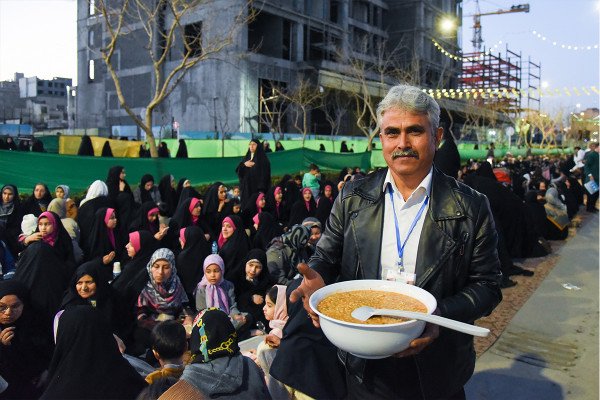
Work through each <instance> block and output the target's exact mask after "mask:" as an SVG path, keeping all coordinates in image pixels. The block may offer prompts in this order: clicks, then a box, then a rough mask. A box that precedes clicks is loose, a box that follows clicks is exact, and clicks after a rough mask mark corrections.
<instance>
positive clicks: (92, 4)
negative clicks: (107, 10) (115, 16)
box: [89, 0, 96, 17]
mask: <svg viewBox="0 0 600 400" xmlns="http://www.w3.org/2000/svg"><path fill="white" fill-rule="evenodd" d="M89 2H90V9H89V12H90V17H91V16H92V15H96V0H89Z"/></svg>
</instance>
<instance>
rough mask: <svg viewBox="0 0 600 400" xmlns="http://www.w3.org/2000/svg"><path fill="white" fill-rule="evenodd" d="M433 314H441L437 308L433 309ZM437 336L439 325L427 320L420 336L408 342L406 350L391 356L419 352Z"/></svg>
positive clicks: (404, 355)
mask: <svg viewBox="0 0 600 400" xmlns="http://www.w3.org/2000/svg"><path fill="white" fill-rule="evenodd" d="M433 314H435V315H441V314H440V310H439V309H438V308H436V309H435V311H434V312H433ZM438 336H440V326H439V325H436V324H431V323H429V322H427V323H426V324H425V329H424V330H423V333H422V334H421V336H419V337H418V338H416V339H415V340H413V341H412V342H410V344H409V345H408V348H407V349H406V350H403V351H401V352H400V353H396V354H394V355H393V356H392V357H408V356H414V355H416V354H419V353H420V352H422V351H423V349H424V348H425V347H427V346H429V345H430V344H431V343H433V341H434V340H435V339H437V337H438Z"/></svg>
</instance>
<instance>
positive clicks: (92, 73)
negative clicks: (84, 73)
mask: <svg viewBox="0 0 600 400" xmlns="http://www.w3.org/2000/svg"><path fill="white" fill-rule="evenodd" d="M94 64H95V63H94V60H89V61H88V82H93V81H94V79H96V69H95V65H94Z"/></svg>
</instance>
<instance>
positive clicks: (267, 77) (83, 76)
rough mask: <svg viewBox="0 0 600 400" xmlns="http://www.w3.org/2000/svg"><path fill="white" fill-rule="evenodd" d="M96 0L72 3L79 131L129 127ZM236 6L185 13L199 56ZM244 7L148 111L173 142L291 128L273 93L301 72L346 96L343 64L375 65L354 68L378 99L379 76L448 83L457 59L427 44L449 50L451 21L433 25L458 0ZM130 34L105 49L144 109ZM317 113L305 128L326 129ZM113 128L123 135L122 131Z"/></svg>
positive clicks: (146, 88)
mask: <svg viewBox="0 0 600 400" xmlns="http://www.w3.org/2000/svg"><path fill="white" fill-rule="evenodd" d="M96 1H97V0H96ZM142 1H151V0H142ZM95 3H96V2H95V1H94V0H78V21H79V22H78V66H79V68H78V82H79V83H78V96H77V108H78V112H79V118H78V127H79V128H94V127H108V128H111V127H121V128H124V127H125V126H133V125H134V123H133V122H132V119H131V117H130V116H129V115H128V114H127V113H126V112H125V111H124V110H123V108H122V107H121V105H120V104H119V98H118V96H117V91H116V88H115V85H114V83H113V79H112V78H111V76H110V73H109V72H110V71H109V70H108V69H107V67H106V65H105V64H104V62H103V60H102V59H101V56H100V50H101V49H102V48H103V47H104V46H106V44H107V43H108V42H109V41H110V35H109V34H108V32H107V29H106V21H105V20H104V18H102V15H100V14H99V13H98V9H97V7H96V8H94V7H95V6H97V4H95ZM108 3H119V0H114V1H112V2H108ZM245 4H246V1H244V0H218V1H208V2H207V3H206V5H203V6H202V7H201V8H198V9H197V10H195V11H194V12H193V13H189V14H188V15H185V17H184V18H182V20H181V25H182V29H183V30H185V32H186V33H188V34H189V35H190V37H192V36H195V37H200V38H201V40H200V41H198V42H197V45H198V51H202V50H203V46H206V43H207V42H208V41H210V40H211V39H213V38H214V37H215V35H216V32H218V31H219V29H221V28H222V27H221V25H223V24H225V22H226V23H229V22H230V21H233V19H234V18H235V15H236V13H237V11H238V10H240V9H243V8H244V7H245ZM251 7H253V8H254V9H255V10H257V11H259V13H258V15H257V16H256V18H254V19H253V20H252V21H251V22H250V23H249V24H244V25H243V26H240V27H239V29H237V30H236V31H235V35H234V36H233V41H232V43H231V44H230V45H228V46H227V47H225V48H224V49H223V50H222V51H221V52H220V53H219V54H216V55H215V56H214V57H211V58H209V59H207V60H203V61H202V62H200V63H199V64H198V65H196V66H195V67H194V68H193V69H190V70H189V72H188V73H187V74H186V75H185V77H184V78H183V79H182V80H181V81H180V82H179V84H178V85H177V87H176V88H175V89H174V90H173V92H172V93H171V94H170V95H169V96H168V98H167V99H166V100H165V101H163V102H161V103H160V105H159V106H158V107H157V108H156V109H155V112H154V119H153V125H154V126H157V127H168V128H173V127H177V129H178V131H179V133H180V134H181V136H182V137H206V136H207V135H208V133H212V134H213V135H214V134H215V132H226V133H229V136H231V134H234V133H236V132H244V133H256V132H269V131H271V132H273V131H277V132H285V133H288V132H293V131H294V127H293V123H292V122H293V121H292V120H293V115H292V113H291V112H290V111H289V110H287V111H286V110H284V104H283V103H284V102H285V100H284V99H283V97H282V96H281V95H279V94H280V93H281V92H278V91H277V90H278V89H279V90H285V89H286V88H293V87H296V86H297V85H298V82H299V81H300V80H302V79H306V80H308V81H310V82H311V84H312V85H313V86H314V87H315V88H317V90H321V91H323V90H330V89H333V90H342V91H352V90H353V89H352V85H351V84H347V83H348V82H350V83H352V81H354V80H356V78H352V73H351V71H350V69H352V67H351V66H352V60H359V61H362V62H364V63H365V64H363V65H370V66H373V65H375V66H376V68H375V69H374V71H377V67H379V72H381V70H382V69H383V70H384V71H383V72H384V73H383V74H381V73H379V74H378V73H374V72H372V71H366V70H365V71H364V73H363V75H364V76H367V80H369V81H370V83H369V84H370V85H371V86H372V87H374V88H375V89H377V90H378V91H377V92H376V93H377V94H378V95H381V94H382V93H383V91H382V90H381V87H382V86H381V85H382V84H383V83H385V84H393V83H396V82H397V81H398V80H408V81H411V82H413V83H416V84H418V85H421V86H423V87H439V85H444V86H445V87H456V85H457V82H458V81H457V79H458V76H459V74H460V69H461V65H460V63H459V62H456V61H455V60H449V59H447V58H446V57H443V56H442V55H441V54H440V53H439V52H438V51H437V49H436V48H435V47H434V46H433V42H432V40H435V41H437V42H439V43H443V44H444V46H445V47H446V48H448V49H451V50H453V51H458V49H459V47H460V43H459V35H458V34H457V31H458V26H457V25H455V26H454V27H453V28H451V29H450V30H449V31H442V30H441V29H440V23H441V21H442V19H444V18H450V19H453V20H454V21H456V22H455V23H456V24H460V21H461V18H462V15H461V0H396V1H393V0H388V1H384V0H264V1H255V2H253V3H252V4H251ZM168 22H169V21H168V18H166V21H165V24H168ZM128 29H129V34H128V35H127V36H124V37H123V38H122V39H120V40H119V42H118V43H117V46H116V50H115V54H114V55H113V62H114V66H115V68H114V74H115V75H116V76H117V77H118V79H119V81H120V86H121V91H122V93H123V97H124V99H125V101H126V102H127V104H129V106H130V107H131V109H132V110H134V112H135V114H136V115H142V114H143V113H144V112H145V110H146V107H147V106H148V104H149V102H150V99H151V97H152V95H153V91H154V89H155V84H154V80H153V74H154V73H155V71H154V69H153V66H152V64H151V63H150V62H149V58H148V54H147V52H148V44H147V43H148V42H147V40H146V41H145V40H144V38H143V36H144V35H143V34H142V33H143V32H142V29H141V26H140V25H139V24H138V25H136V24H131V25H130V26H129V27H128ZM183 47H184V44H182V43H177V42H175V43H174V45H173V47H172V49H171V50H170V51H169V53H168V60H167V62H166V63H165V64H164V65H163V66H162V67H161V68H163V69H164V71H162V72H163V73H164V74H168V73H169V71H171V70H172V69H173V68H175V67H176V66H177V65H178V62H179V61H180V58H181V54H182V49H183ZM382 60H383V61H382ZM383 63H385V65H383ZM398 70H402V74H399V73H397V72H398ZM354 73H355V74H356V71H354ZM382 76H383V78H382ZM378 85H379V86H378ZM326 117H327V116H326V115H325V113H324V112H323V111H322V110H317V109H316V107H314V106H313V107H312V108H311V112H310V116H309V120H308V124H309V129H308V130H309V131H310V132H311V133H316V134H320V135H326V134H329V133H330V132H331V130H332V127H331V124H330V123H327V118H326ZM352 118H353V116H352V113H351V112H350V113H346V115H344V116H343V118H342V119H341V121H339V124H340V126H341V127H342V134H352V133H357V132H356V128H355V127H354V126H355V124H354V123H353V122H352ZM111 131H112V132H116V130H115V129H111ZM164 131H165V132H166V131H170V129H165V130H164ZM118 132H120V134H121V135H126V134H127V133H126V132H127V130H126V129H120V130H118ZM129 132H130V133H129V135H135V134H136V133H135V130H134V131H133V132H134V133H131V131H129ZM137 134H139V132H138V133H137Z"/></svg>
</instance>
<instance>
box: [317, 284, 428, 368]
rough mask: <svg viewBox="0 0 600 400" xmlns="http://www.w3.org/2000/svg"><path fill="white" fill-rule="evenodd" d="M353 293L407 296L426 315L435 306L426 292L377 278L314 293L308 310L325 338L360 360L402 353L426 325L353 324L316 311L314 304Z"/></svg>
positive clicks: (422, 323)
mask: <svg viewBox="0 0 600 400" xmlns="http://www.w3.org/2000/svg"><path fill="white" fill-rule="evenodd" d="M355 290H381V291H388V292H395V293H400V294H404V295H408V296H410V297H414V298H415V299H417V300H420V301H421V302H423V304H425V306H426V307H427V312H428V313H429V314H431V313H432V312H433V311H435V309H436V307H437V301H436V300H435V297H433V295H432V294H431V293H429V292H428V291H426V290H424V289H421V288H420V287H417V286H413V285H408V284H406V283H400V282H394V281H384V280H376V279H365V280H356V281H345V282H338V283H334V284H332V285H328V286H325V287H323V288H321V289H319V290H317V291H316V292H314V293H313V294H312V296H310V299H309V304H310V308H312V310H313V311H314V312H316V313H317V314H318V315H319V323H320V324H321V329H322V330H323V333H324V334H325V336H327V338H328V339H329V340H330V341H331V343H333V344H334V345H335V346H337V347H338V348H340V349H342V350H345V351H347V352H349V353H351V354H354V355H355V356H357V357H361V358H372V359H375V358H385V357H389V356H391V355H392V354H396V353H399V352H401V351H402V350H404V349H406V348H407V347H408V345H409V344H410V342H411V341H413V339H415V338H417V337H419V336H420V335H421V333H423V329H424V328H425V322H424V321H417V320H411V321H405V322H399V323H396V324H384V325H371V324H369V325H366V324H355V323H352V322H344V321H340V320H337V319H333V318H331V317H328V316H326V315H324V314H323V313H320V312H319V310H317V305H318V304H319V302H320V301H321V300H323V299H324V298H325V297H327V296H329V295H332V294H334V293H341V292H350V291H355Z"/></svg>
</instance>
